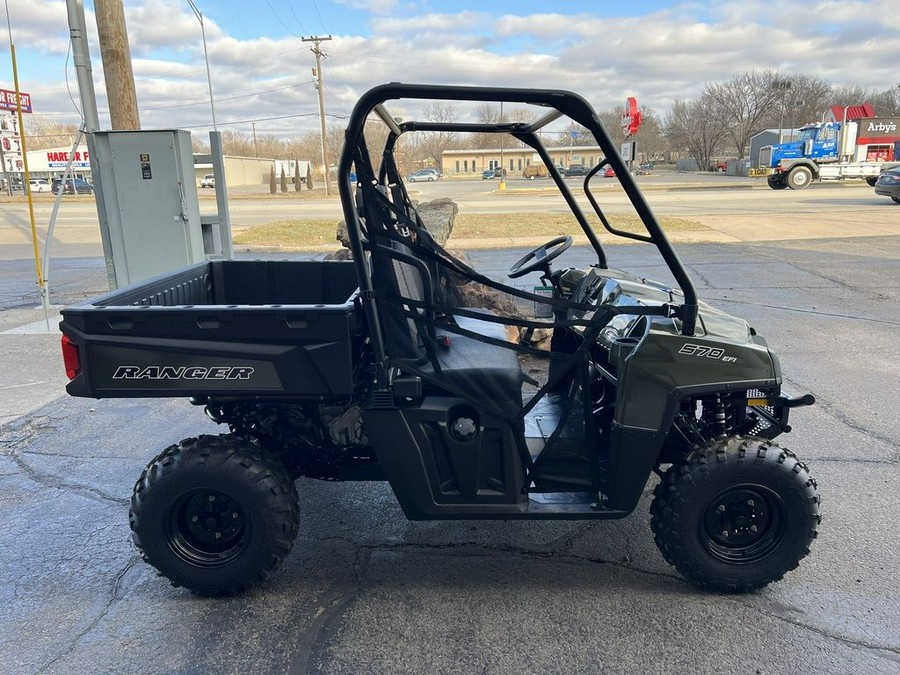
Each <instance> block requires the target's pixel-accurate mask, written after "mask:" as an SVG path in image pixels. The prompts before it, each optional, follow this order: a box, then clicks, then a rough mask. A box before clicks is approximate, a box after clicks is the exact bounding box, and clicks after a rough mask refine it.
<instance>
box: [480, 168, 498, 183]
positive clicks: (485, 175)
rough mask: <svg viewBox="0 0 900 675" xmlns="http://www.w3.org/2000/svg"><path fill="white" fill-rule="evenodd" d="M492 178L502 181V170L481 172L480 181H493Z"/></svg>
mask: <svg viewBox="0 0 900 675" xmlns="http://www.w3.org/2000/svg"><path fill="white" fill-rule="evenodd" d="M494 178H498V179H500V180H503V169H485V170H484V171H482V172H481V180H493V179H494Z"/></svg>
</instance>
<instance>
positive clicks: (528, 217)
mask: <svg viewBox="0 0 900 675" xmlns="http://www.w3.org/2000/svg"><path fill="white" fill-rule="evenodd" d="M588 220H589V221H590V222H591V225H592V226H593V227H594V229H595V230H597V231H598V232H600V231H601V230H603V227H602V225H601V224H600V221H599V220H598V219H597V218H593V219H591V218H589V219H588ZM659 220H660V224H661V225H662V227H663V229H664V230H666V231H668V232H686V231H700V230H708V229H709V228H708V227H706V226H704V225H701V224H700V223H698V222H697V221H695V220H689V219H687V218H670V217H662V218H660V219H659ZM610 221H611V224H612V225H613V227H617V228H619V229H621V230H625V231H627V232H644V231H645V229H644V226H643V224H642V223H641V222H640V220H639V219H638V217H637V216H612V217H611V218H610ZM336 230H337V223H336V222H335V221H334V220H331V219H323V218H318V219H310V220H276V221H274V222H271V223H263V224H261V225H254V226H252V227H248V228H247V229H245V230H241V231H240V232H238V233H236V234H235V235H234V243H235V244H240V245H243V246H270V247H279V246H283V247H290V248H295V247H300V248H303V247H309V248H315V247H320V246H323V245H329V244H334V243H336V239H335V231H336ZM579 231H580V228H579V227H578V223H577V222H576V221H575V218H574V217H573V216H571V215H569V214H565V213H503V214H463V215H459V216H457V218H456V223H455V224H454V226H453V236H452V237H451V241H452V240H453V239H487V238H502V237H547V238H551V237H555V236H558V235H560V234H576V233H578V232H579Z"/></svg>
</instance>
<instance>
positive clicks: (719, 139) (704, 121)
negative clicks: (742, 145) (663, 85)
mask: <svg viewBox="0 0 900 675" xmlns="http://www.w3.org/2000/svg"><path fill="white" fill-rule="evenodd" d="M712 104H713V101H712V100H711V99H710V98H709V97H708V96H706V95H703V96H701V97H700V98H698V99H694V100H690V101H681V100H679V99H675V103H674V104H673V105H672V109H671V110H670V111H669V113H668V115H666V121H665V130H666V136H667V137H668V139H669V142H670V143H671V145H672V148H673V149H678V150H684V151H686V152H687V153H688V154H689V155H690V156H691V157H693V158H694V159H695V160H696V161H697V164H698V166H699V167H700V168H702V169H705V168H706V167H708V166H709V165H710V162H711V160H712V158H713V157H714V156H715V154H716V153H717V152H718V151H719V149H720V148H721V146H722V143H723V142H724V141H725V140H726V139H727V138H728V130H727V129H726V128H725V127H723V126H722V124H721V122H720V121H719V120H718V119H715V118H714V117H713V116H711V115H710V112H709V111H710V107H711V106H712Z"/></svg>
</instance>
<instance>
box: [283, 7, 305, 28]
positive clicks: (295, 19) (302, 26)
mask: <svg viewBox="0 0 900 675" xmlns="http://www.w3.org/2000/svg"><path fill="white" fill-rule="evenodd" d="M287 6H288V9H289V10H291V14H293V15H294V21H296V22H297V25H298V26H300V30H302V31H303V32H304V33H305V32H306V27H305V26H304V25H303V22H302V21H300V19H298V18H297V12H295V11H294V5H293V3H292V2H291V0H288V3H287Z"/></svg>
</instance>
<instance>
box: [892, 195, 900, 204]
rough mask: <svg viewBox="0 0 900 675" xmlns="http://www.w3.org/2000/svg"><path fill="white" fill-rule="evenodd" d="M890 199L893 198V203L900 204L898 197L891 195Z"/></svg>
mask: <svg viewBox="0 0 900 675" xmlns="http://www.w3.org/2000/svg"><path fill="white" fill-rule="evenodd" d="M891 199H893V200H894V203H895V204H900V197H894V196H893V195H891Z"/></svg>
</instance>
